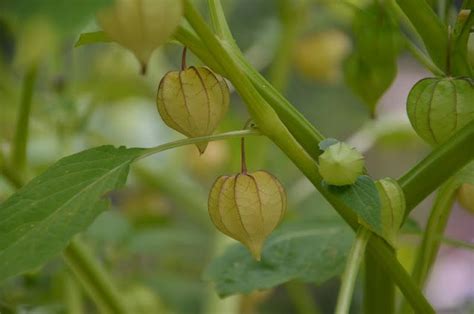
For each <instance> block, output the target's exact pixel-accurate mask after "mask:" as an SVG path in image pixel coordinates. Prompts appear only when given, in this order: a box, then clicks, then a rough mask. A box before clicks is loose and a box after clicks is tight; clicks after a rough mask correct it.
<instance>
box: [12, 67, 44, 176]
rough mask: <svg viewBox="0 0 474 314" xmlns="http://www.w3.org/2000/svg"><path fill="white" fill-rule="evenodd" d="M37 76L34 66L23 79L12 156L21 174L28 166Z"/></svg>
mask: <svg viewBox="0 0 474 314" xmlns="http://www.w3.org/2000/svg"><path fill="white" fill-rule="evenodd" d="M37 74H38V68H37V65H32V66H30V68H29V69H28V71H27V72H26V75H25V78H24V79H23V90H22V95H21V102H20V108H19V111H18V118H17V122H16V130H15V137H14V139H13V148H12V155H11V159H12V164H13V166H14V167H15V168H17V169H18V170H19V172H20V173H22V172H23V170H24V168H25V165H26V146H27V142H28V134H29V125H30V112H31V104H32V100H33V91H34V87H35V83H36V77H37Z"/></svg>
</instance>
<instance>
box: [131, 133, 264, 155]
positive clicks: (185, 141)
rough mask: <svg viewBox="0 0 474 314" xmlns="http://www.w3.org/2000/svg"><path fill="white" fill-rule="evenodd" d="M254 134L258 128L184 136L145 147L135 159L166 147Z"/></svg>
mask: <svg viewBox="0 0 474 314" xmlns="http://www.w3.org/2000/svg"><path fill="white" fill-rule="evenodd" d="M254 135H261V133H260V132H259V131H258V130H255V129H252V130H241V131H232V132H227V133H221V134H216V135H209V136H201V137H191V138H185V139H182V140H177V141H174V142H169V143H166V144H161V145H158V146H155V147H151V148H147V149H145V150H144V151H143V154H142V155H141V156H140V157H138V158H137V159H136V160H140V159H143V158H145V157H148V156H150V155H154V154H157V153H160V152H162V151H165V150H168V149H172V148H176V147H181V146H185V145H191V144H197V143H204V142H212V141H219V140H226V139H231V138H237V137H243V136H254Z"/></svg>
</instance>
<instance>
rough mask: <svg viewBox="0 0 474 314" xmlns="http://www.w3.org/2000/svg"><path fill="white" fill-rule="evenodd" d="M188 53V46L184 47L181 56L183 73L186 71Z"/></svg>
mask: <svg viewBox="0 0 474 314" xmlns="http://www.w3.org/2000/svg"><path fill="white" fill-rule="evenodd" d="M187 51H188V49H187V48H186V46H184V47H183V53H182V55H181V71H184V70H186V68H187V66H186V52H187Z"/></svg>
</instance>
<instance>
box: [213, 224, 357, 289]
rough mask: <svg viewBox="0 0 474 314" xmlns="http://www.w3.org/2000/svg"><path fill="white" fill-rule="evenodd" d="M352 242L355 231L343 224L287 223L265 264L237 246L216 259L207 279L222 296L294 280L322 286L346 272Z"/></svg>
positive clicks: (277, 233)
mask: <svg viewBox="0 0 474 314" xmlns="http://www.w3.org/2000/svg"><path fill="white" fill-rule="evenodd" d="M352 240H353V233H352V231H351V230H350V229H349V228H348V227H347V226H346V225H344V224H343V223H342V222H341V221H323V220H321V219H318V220H317V221H299V222H292V223H286V224H283V225H282V226H281V228H279V229H278V230H277V231H275V232H274V233H273V234H272V235H271V236H270V238H269V239H268V241H267V242H266V243H265V246H264V248H263V252H262V261H261V262H257V261H255V260H254V259H253V258H252V257H251V256H250V253H249V252H248V251H247V250H246V249H245V248H244V247H243V246H242V245H240V244H236V245H233V246H231V247H229V248H228V249H227V250H226V251H225V253H224V255H223V256H220V257H218V258H216V259H214V261H213V262H212V263H211V264H210V265H209V266H208V268H207V270H206V272H205V274H204V277H205V278H206V279H208V280H212V281H213V282H214V283H215V284H216V289H217V293H218V294H219V295H220V296H222V297H224V296H228V295H231V294H235V293H249V292H251V291H254V290H257V289H268V288H271V287H274V286H276V285H279V284H281V283H284V282H287V281H289V280H293V279H299V280H303V281H306V282H314V283H317V284H320V283H322V282H324V281H326V280H328V279H330V278H332V277H334V276H336V275H338V274H340V273H341V272H342V270H343V269H344V262H345V259H346V256H347V253H348V251H349V249H350V246H351V242H352Z"/></svg>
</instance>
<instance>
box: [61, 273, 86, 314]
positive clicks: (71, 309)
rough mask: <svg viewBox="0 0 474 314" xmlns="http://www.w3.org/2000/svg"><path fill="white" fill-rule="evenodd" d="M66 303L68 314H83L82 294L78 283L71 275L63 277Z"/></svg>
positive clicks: (67, 274)
mask: <svg viewBox="0 0 474 314" xmlns="http://www.w3.org/2000/svg"><path fill="white" fill-rule="evenodd" d="M63 287H64V288H63V289H64V291H63V293H64V303H65V306H66V309H67V311H66V312H67V313H68V314H83V313H84V308H83V304H82V293H81V289H80V287H79V285H78V284H77V281H75V280H74V279H73V278H72V276H71V275H70V274H69V273H65V275H64V277H63Z"/></svg>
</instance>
